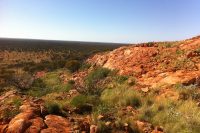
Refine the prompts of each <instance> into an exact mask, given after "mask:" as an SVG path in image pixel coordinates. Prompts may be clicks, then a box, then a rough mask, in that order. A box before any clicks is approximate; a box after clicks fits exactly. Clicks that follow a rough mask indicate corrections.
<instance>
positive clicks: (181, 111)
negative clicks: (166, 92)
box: [139, 100, 200, 133]
mask: <svg viewBox="0 0 200 133" xmlns="http://www.w3.org/2000/svg"><path fill="white" fill-rule="evenodd" d="M140 113H141V114H140V115H139V119H141V120H145V121H148V122H150V123H152V124H154V125H160V126H163V127H164V131H165V132H169V133H189V132H191V133H198V132H199V130H200V119H199V118H200V110H199V107H198V106H197V105H196V103H195V102H194V101H192V100H187V101H177V102H176V103H174V101H162V102H161V101H159V102H156V103H154V104H153V105H152V106H151V107H148V108H147V107H143V108H142V109H141V110H140Z"/></svg>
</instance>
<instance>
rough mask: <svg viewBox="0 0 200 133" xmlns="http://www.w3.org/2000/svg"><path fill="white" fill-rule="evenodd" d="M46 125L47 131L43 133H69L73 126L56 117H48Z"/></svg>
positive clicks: (62, 118)
mask: <svg viewBox="0 0 200 133" xmlns="http://www.w3.org/2000/svg"><path fill="white" fill-rule="evenodd" d="M44 121H45V123H46V125H47V126H48V128H47V129H45V130H42V131H41V132H42V133H47V132H49V131H55V132H59V133H68V132H70V131H71V130H72V128H71V125H70V123H69V121H68V120H67V119H65V118H64V117H61V116H56V115H47V116H46V117H45V120H44Z"/></svg>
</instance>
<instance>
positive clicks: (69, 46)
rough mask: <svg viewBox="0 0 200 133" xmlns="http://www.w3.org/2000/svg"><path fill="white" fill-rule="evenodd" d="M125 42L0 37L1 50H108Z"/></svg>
mask: <svg viewBox="0 0 200 133" xmlns="http://www.w3.org/2000/svg"><path fill="white" fill-rule="evenodd" d="M122 45H125V44H119V43H98V42H78V41H52V40H31V39H9V38H1V39H0V50H19V51H20V50H22V51H24V50H25V51H43V50H56V51H57V50H58V51H60V50H61V51H65V50H66V51H68V50H72V51H82V52H91V51H106V50H112V49H115V48H118V47H120V46H122Z"/></svg>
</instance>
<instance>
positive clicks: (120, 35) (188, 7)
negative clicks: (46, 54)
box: [0, 0, 200, 43]
mask: <svg viewBox="0 0 200 133" xmlns="http://www.w3.org/2000/svg"><path fill="white" fill-rule="evenodd" d="M197 35H200V0H0V37H3V38H4V37H6V38H31V39H48V40H71V41H92V42H117V43H138V42H150V41H171V40H182V39H187V38H190V37H193V36H197Z"/></svg>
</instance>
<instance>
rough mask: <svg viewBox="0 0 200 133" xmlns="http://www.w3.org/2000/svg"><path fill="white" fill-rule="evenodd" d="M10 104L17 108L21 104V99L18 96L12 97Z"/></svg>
mask: <svg viewBox="0 0 200 133" xmlns="http://www.w3.org/2000/svg"><path fill="white" fill-rule="evenodd" d="M12 104H13V105H14V106H15V107H16V108H19V107H20V106H21V105H22V99H20V98H14V99H13V100H12Z"/></svg>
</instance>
